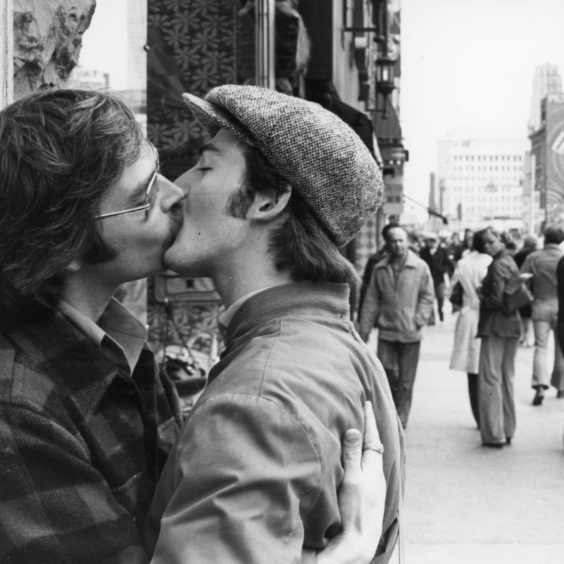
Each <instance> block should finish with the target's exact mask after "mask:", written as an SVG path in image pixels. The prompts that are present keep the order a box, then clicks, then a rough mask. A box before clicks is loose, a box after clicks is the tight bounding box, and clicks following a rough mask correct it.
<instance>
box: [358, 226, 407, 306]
mask: <svg viewBox="0 0 564 564" xmlns="http://www.w3.org/2000/svg"><path fill="white" fill-rule="evenodd" d="M399 226H400V225H399V223H395V222H393V221H391V222H390V223H386V225H384V227H383V228H382V239H383V240H384V246H383V247H382V248H381V249H378V250H377V251H376V252H375V253H374V254H373V255H370V257H368V261H367V262H366V266H365V267H364V273H363V274H362V284H361V286H360V296H359V299H358V314H359V315H360V310H361V309H362V302H363V301H364V295H365V294H366V288H368V284H370V278H371V277H372V271H373V270H374V267H375V266H376V264H377V263H379V262H380V261H381V260H382V259H383V258H385V257H386V256H387V255H388V248H387V246H386V235H387V233H388V231H389V230H390V229H392V228H394V227H399Z"/></svg>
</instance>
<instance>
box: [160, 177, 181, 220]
mask: <svg viewBox="0 0 564 564" xmlns="http://www.w3.org/2000/svg"><path fill="white" fill-rule="evenodd" d="M158 181H159V185H160V186H159V191H160V193H161V202H160V205H161V210H162V211H163V212H165V213H166V212H168V211H169V210H170V209H171V208H172V207H173V206H175V205H178V204H180V203H182V202H183V201H184V199H185V198H186V194H185V193H184V191H183V190H182V188H180V187H179V186H177V185H176V184H174V182H171V181H170V180H167V179H166V178H165V177H164V176H162V175H159V180H158Z"/></svg>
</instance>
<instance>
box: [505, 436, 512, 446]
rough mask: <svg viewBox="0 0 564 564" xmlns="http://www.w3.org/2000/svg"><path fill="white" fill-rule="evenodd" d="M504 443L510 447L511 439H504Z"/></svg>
mask: <svg viewBox="0 0 564 564" xmlns="http://www.w3.org/2000/svg"><path fill="white" fill-rule="evenodd" d="M505 443H506V444H507V446H511V437H505Z"/></svg>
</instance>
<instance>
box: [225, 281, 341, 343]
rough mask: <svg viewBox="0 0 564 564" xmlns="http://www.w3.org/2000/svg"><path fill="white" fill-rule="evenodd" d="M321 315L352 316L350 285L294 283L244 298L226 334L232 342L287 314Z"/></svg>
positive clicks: (339, 317) (274, 287)
mask: <svg viewBox="0 0 564 564" xmlns="http://www.w3.org/2000/svg"><path fill="white" fill-rule="evenodd" d="M302 315H319V316H325V317H334V318H337V319H346V320H348V319H349V315H350V314H349V285H348V284H335V283H331V282H293V283H290V284H282V285H280V286H273V287H271V288H268V289H266V290H263V291H261V292H259V293H256V294H254V295H253V296H251V297H250V298H249V299H247V300H245V301H244V303H243V304H242V305H241V307H240V308H239V309H238V310H237V311H236V312H235V314H234V315H233V317H232V318H231V321H230V323H229V326H228V327H227V329H226V331H225V334H224V337H225V339H226V341H227V343H230V342H231V341H233V340H234V339H236V338H237V337H239V336H241V335H243V334H244V333H246V332H247V331H249V330H251V329H253V328H254V327H256V326H257V325H260V324H262V323H265V322H267V321H270V320H272V319H276V318H279V317H286V316H302Z"/></svg>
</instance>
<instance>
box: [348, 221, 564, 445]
mask: <svg viewBox="0 0 564 564" xmlns="http://www.w3.org/2000/svg"><path fill="white" fill-rule="evenodd" d="M382 236H383V238H384V242H385V244H384V247H383V248H382V249H381V250H380V251H379V252H378V253H377V254H376V255H373V256H372V257H371V260H370V261H369V262H368V263H367V266H366V270H365V273H364V277H363V281H364V292H363V296H362V301H361V304H360V307H359V315H358V326H359V330H360V334H361V337H362V338H363V339H364V340H365V341H367V340H368V338H369V335H370V331H371V329H372V328H373V327H376V328H377V329H378V345H377V354H378V356H379V358H380V360H381V362H382V364H383V366H384V369H385V371H386V375H387V377H388V380H389V382H390V387H391V388H392V395H393V398H394V401H395V403H396V408H397V410H398V414H399V416H400V420H401V422H402V424H403V426H404V428H405V427H406V425H407V418H408V415H409V409H410V406H411V402H412V396H413V384H414V381H415V376H416V371H417V364H418V360H419V350H420V342H421V339H422V337H423V332H422V330H423V327H424V325H426V324H428V325H433V324H435V323H436V318H435V305H434V303H435V302H436V304H437V306H436V309H437V313H438V318H439V321H440V322H442V321H443V320H444V313H445V312H444V302H445V298H451V301H452V311H453V312H458V317H457V320H456V327H455V333H454V344H453V349H452V354H451V358H450V369H451V370H456V371H461V372H465V373H466V374H467V378H468V395H469V401H470V407H471V411H472V415H473V417H474V419H475V421H476V425H477V428H478V429H479V430H480V434H481V440H482V444H483V445H484V446H485V447H491V448H503V447H504V446H507V445H510V444H511V441H512V439H513V436H514V433H515V426H516V415H515V400H514V391H513V382H514V378H515V358H516V354H517V350H518V348H519V346H523V347H530V346H533V344H534V355H533V370H532V374H531V386H532V388H533V390H534V393H533V396H532V404H533V405H534V406H541V405H542V403H543V400H544V397H545V394H546V393H547V390H549V388H550V386H552V387H553V388H554V389H555V390H556V397H557V398H564V355H563V351H564V258H563V257H564V252H563V251H562V250H561V248H560V246H561V244H562V243H564V230H563V229H562V227H560V226H557V225H549V226H548V227H546V229H545V230H544V232H543V237H542V246H541V248H538V247H539V241H538V238H537V237H536V236H534V235H527V236H526V237H525V238H524V239H523V242H522V244H519V243H518V242H517V241H516V240H515V239H514V238H513V237H511V236H509V235H508V234H506V233H498V232H497V231H496V230H495V229H494V228H492V227H487V228H485V229H482V230H479V231H476V232H472V231H471V230H470V229H466V230H465V231H464V234H463V236H462V237H461V238H460V237H459V236H458V234H455V236H453V237H452V238H451V239H450V240H448V239H447V238H446V237H440V236H439V234H437V233H434V232H429V233H425V234H424V235H423V236H421V237H419V236H417V235H415V234H413V233H409V234H408V233H406V231H404V230H403V229H402V228H401V227H400V226H399V225H397V224H389V225H386V227H385V228H384V230H383V232H382ZM421 242H423V244H421ZM404 247H405V249H404ZM551 333H552V334H553V338H554V343H555V346H554V360H553V361H551V363H550V364H551V370H550V372H549V361H548V343H549V338H550V334H551Z"/></svg>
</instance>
